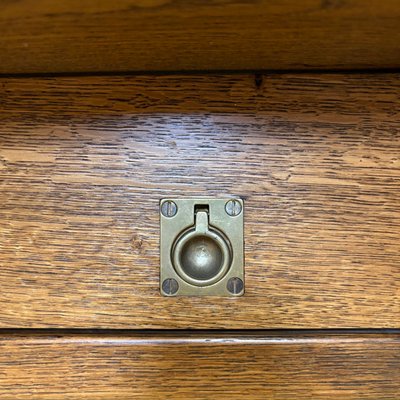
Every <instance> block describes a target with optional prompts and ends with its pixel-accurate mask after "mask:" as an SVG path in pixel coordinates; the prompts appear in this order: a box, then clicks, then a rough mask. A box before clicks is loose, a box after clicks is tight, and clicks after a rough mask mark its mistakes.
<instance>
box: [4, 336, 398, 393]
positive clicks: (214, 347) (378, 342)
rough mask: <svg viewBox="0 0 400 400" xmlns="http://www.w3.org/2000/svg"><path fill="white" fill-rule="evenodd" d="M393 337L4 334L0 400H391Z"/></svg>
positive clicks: (395, 346)
mask: <svg viewBox="0 0 400 400" xmlns="http://www.w3.org/2000/svg"><path fill="white" fill-rule="evenodd" d="M399 349H400V336H399V335H398V334H397V335H396V334H385V335H380V334H376V333H375V334H373V333H372V334H365V333H364V334H362V333H357V334H343V333H338V332H336V333H323V332H320V333H313V334H310V333H304V332H303V333H301V332H292V333H286V334H282V333H280V334H278V333H273V332H270V333H267V334H266V333H264V334H261V333H250V334H249V333H243V332H242V333H230V334H226V333H225V334H223V335H221V334H216V333H210V332H208V333H207V332H203V333H191V334H180V333H169V334H165V333H164V334H162V335H160V333H158V334H157V333H135V334H133V333H130V334H127V333H121V332H120V333H114V334H110V333H108V334H106V333H97V334H91V335H90V334H87V333H81V334H71V333H69V334H66V333H63V334H60V333H58V334H55V333H49V332H41V333H38V334H29V335H27V334H25V335H24V334H23V333H18V334H9V335H7V336H6V337H4V336H1V337H0V350H1V351H0V366H1V374H0V390H1V389H2V390H3V391H2V399H30V400H36V399H52V400H53V399H54V400H57V399H133V398H135V399H136V398H139V399H149V400H150V399H174V400H175V399H176V400H180V399H182V400H183V399H184V400H187V399H240V398H246V399H252V400H258V399H259V400H261V399H277V400H286V399H287V400H289V399H293V398H296V399H301V400H302V399H304V400H305V399H310V398H312V399H316V400H319V399H320V400H326V399H338V398H339V399H347V400H350V399H357V400H364V399H374V400H376V399H397V398H399V396H400V386H399V370H400V358H399V357H398V354H399Z"/></svg>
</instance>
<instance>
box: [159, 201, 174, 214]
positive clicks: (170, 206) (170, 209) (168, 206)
mask: <svg viewBox="0 0 400 400" xmlns="http://www.w3.org/2000/svg"><path fill="white" fill-rule="evenodd" d="M177 212H178V206H177V205H176V204H175V203H174V202H173V201H172V200H166V201H164V202H163V203H162V204H161V214H162V215H164V217H168V218H171V217H174V216H175V215H176V213H177Z"/></svg>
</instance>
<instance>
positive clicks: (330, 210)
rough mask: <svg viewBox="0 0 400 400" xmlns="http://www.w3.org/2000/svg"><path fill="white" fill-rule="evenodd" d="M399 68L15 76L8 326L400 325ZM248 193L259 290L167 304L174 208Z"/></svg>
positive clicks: (2, 134) (5, 202) (6, 97)
mask: <svg viewBox="0 0 400 400" xmlns="http://www.w3.org/2000/svg"><path fill="white" fill-rule="evenodd" d="M399 77H400V76H399V75H398V74H394V75H391V74H388V75H324V76H321V75H273V76H265V77H264V79H263V81H262V79H261V78H260V77H257V79H256V82H257V84H256V83H255V82H254V77H253V76H251V75H248V76H164V77H162V76H161V77H145V76H143V77H137V78H132V77H119V78H118V77H116V78H111V77H109V78H101V77H92V78H48V79H2V80H1V81H0V87H1V88H2V89H1V101H2V113H1V114H0V157H1V166H0V184H1V192H0V204H1V207H0V234H1V237H0V238H1V242H0V244H1V246H0V264H1V268H0V307H1V310H2V312H1V313H0V325H1V326H2V327H86V328H95V327H99V328H100V327H103V328H124V327H125V328H128V327H129V328H189V327H197V328H278V327H279V328H294V327H306V328H318V327H322V328H334V327H339V328H340V327H342V328H343V327H376V328H379V327H399V326H400V312H399V311H400V296H399V295H400V269H399V265H400V251H399V250H400V248H399V246H400V197H399V193H400V160H399V154H400V125H399V113H398V111H399V105H400V99H399V93H400V80H399ZM229 195H240V196H242V197H243V198H245V199H246V217H245V240H246V245H245V249H246V295H245V296H244V297H243V298H236V299H232V298H163V297H161V296H160V295H159V291H158V284H159V282H158V274H159V249H158V245H159V217H158V202H159V199H160V198H163V197H168V196H174V197H176V196H221V197H222V196H229Z"/></svg>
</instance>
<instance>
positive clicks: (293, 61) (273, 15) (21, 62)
mask: <svg viewBox="0 0 400 400" xmlns="http://www.w3.org/2000/svg"><path fill="white" fill-rule="evenodd" d="M399 25H400V6H399V2H398V1H397V0H302V1H298V0H209V1H198V0H118V1H110V0H97V1H92V0H69V1H67V2H65V1H53V0H19V1H2V2H1V4H0V60H1V63H0V73H35V72H46V73H47V72H98V71H180V70H196V71H199V70H210V69H211V70H229V69H230V70H232V69H236V70H238V69H239V70H243V69H251V70H261V69H281V70H282V69H285V70H287V69H308V68H321V69H323V68H330V69H332V68H338V69H339V68H347V69H348V68H373V67H378V68H385V67H392V68H398V67H400V30H399V29H398V27H399Z"/></svg>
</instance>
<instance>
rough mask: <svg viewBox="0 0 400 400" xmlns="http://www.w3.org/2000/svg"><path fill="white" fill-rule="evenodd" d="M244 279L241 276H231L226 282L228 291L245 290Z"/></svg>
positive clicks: (238, 291)
mask: <svg viewBox="0 0 400 400" xmlns="http://www.w3.org/2000/svg"><path fill="white" fill-rule="evenodd" d="M243 287H244V284H243V281H242V280H241V279H240V278H236V277H235V278H231V279H229V281H228V283H227V284H226V288H227V289H228V292H229V293H231V294H240V293H241V292H242V291H243Z"/></svg>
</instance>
